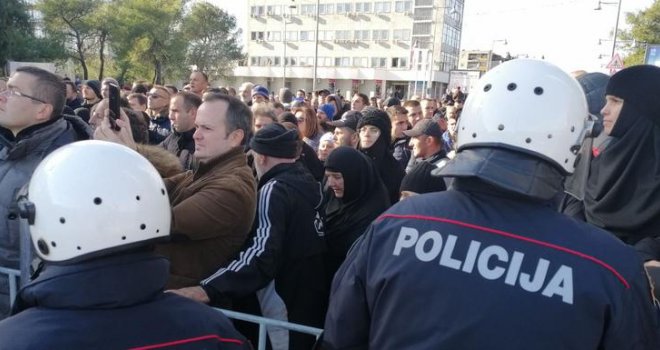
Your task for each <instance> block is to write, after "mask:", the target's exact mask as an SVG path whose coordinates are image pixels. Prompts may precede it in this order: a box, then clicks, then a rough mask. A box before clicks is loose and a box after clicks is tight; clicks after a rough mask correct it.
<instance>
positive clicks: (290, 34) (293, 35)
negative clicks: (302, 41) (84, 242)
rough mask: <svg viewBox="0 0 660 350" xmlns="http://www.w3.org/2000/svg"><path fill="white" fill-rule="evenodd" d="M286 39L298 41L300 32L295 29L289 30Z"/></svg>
mask: <svg viewBox="0 0 660 350" xmlns="http://www.w3.org/2000/svg"><path fill="white" fill-rule="evenodd" d="M284 40H285V41H298V32H297V31H295V30H291V31H287V32H286V34H285V35H284Z"/></svg>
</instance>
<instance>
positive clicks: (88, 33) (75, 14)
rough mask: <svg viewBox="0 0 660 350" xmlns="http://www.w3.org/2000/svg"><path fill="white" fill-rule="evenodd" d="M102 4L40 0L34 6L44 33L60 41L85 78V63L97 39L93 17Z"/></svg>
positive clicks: (86, 74)
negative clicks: (41, 22) (40, 16)
mask: <svg viewBox="0 0 660 350" xmlns="http://www.w3.org/2000/svg"><path fill="white" fill-rule="evenodd" d="M102 4H103V2H102V1H97V0H39V1H38V2H37V5H36V9H37V10H39V11H40V12H41V13H42V15H43V24H44V28H45V30H46V32H47V33H49V34H50V35H51V36H52V37H53V38H59V39H60V40H61V43H62V45H63V46H64V47H65V48H66V51H67V53H68V56H69V58H71V59H73V60H75V61H77V62H78V63H79V64H80V66H81V68H82V71H83V78H84V79H87V78H88V75H89V73H88V68H87V60H88V59H89V57H90V56H91V55H92V52H93V51H94V50H95V48H96V45H97V41H98V37H99V29H98V27H97V25H96V22H95V21H94V19H95V18H94V15H93V14H94V13H95V11H96V10H98V9H99V7H100V6H101V5H102Z"/></svg>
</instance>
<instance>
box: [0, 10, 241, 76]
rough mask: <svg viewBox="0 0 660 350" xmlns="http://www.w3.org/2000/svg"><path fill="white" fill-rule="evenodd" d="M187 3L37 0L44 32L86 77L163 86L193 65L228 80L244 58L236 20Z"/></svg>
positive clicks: (218, 11)
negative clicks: (237, 61)
mask: <svg viewBox="0 0 660 350" xmlns="http://www.w3.org/2000/svg"><path fill="white" fill-rule="evenodd" d="M3 1H5V0H0V4H2V3H3ZM12 1H16V0H12ZM187 2H188V0H39V1H38V3H37V8H38V10H39V11H41V12H42V14H43V19H44V27H45V29H46V32H47V33H49V35H51V36H52V37H53V38H54V39H53V42H55V43H59V44H60V46H63V47H66V48H67V53H68V56H69V58H71V59H73V60H74V61H76V62H77V63H78V64H79V66H80V68H81V70H82V73H83V74H82V75H83V77H84V78H85V79H86V78H87V77H88V75H90V76H94V75H98V76H99V78H101V77H102V76H114V77H116V78H118V80H120V81H122V80H133V79H147V80H151V81H153V82H156V83H162V82H165V81H174V80H179V79H185V78H187V75H188V74H189V72H190V67H191V66H197V68H198V69H201V70H204V71H206V72H208V73H209V75H210V76H211V77H213V78H217V77H226V76H228V75H229V73H230V72H231V67H232V64H233V62H234V61H236V60H239V59H242V58H243V55H242V54H241V48H240V46H239V45H238V43H237V38H238V36H239V35H240V30H238V29H236V19H235V18H234V17H233V16H229V15H228V14H227V13H225V12H224V11H222V10H221V9H219V8H217V7H216V6H213V5H210V4H207V3H198V2H195V3H194V4H193V5H192V6H186V5H187ZM188 7H189V8H190V9H189V10H186V9H187V8H188ZM0 13H1V12H0ZM97 73H98V74H97Z"/></svg>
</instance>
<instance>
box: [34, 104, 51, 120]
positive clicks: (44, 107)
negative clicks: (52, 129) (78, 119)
mask: <svg viewBox="0 0 660 350" xmlns="http://www.w3.org/2000/svg"><path fill="white" fill-rule="evenodd" d="M52 114H53V105H51V104H48V103H43V104H41V108H40V109H39V110H38V111H37V121H38V122H39V123H43V122H45V121H47V120H49V119H50V116H51V115H52Z"/></svg>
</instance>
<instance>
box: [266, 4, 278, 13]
mask: <svg viewBox="0 0 660 350" xmlns="http://www.w3.org/2000/svg"><path fill="white" fill-rule="evenodd" d="M266 13H267V14H269V15H281V14H282V6H279V5H270V6H266Z"/></svg>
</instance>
